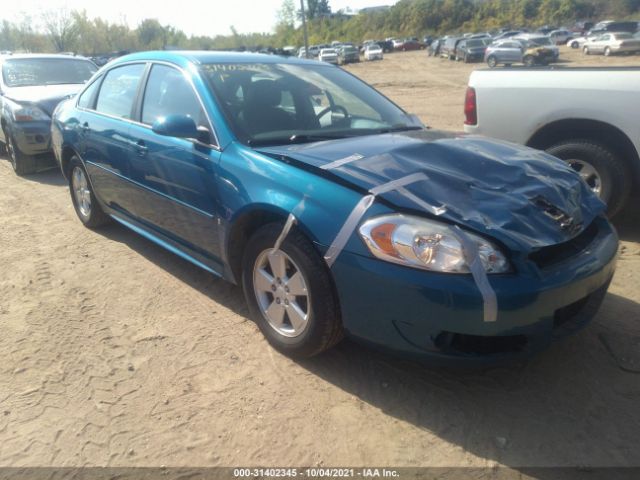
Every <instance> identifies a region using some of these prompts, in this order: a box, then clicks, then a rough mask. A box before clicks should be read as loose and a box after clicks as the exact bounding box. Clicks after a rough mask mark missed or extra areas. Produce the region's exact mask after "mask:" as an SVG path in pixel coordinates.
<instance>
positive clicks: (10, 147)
mask: <svg viewBox="0 0 640 480" xmlns="http://www.w3.org/2000/svg"><path fill="white" fill-rule="evenodd" d="M5 138H6V139H7V154H8V155H9V160H10V161H11V166H12V167H13V171H14V172H16V175H18V176H19V177H22V176H24V175H28V174H30V173H35V172H36V170H37V163H36V157H34V156H33V155H25V154H24V153H22V152H21V151H20V148H19V147H18V146H17V145H16V141H15V139H14V138H13V136H12V135H11V134H10V133H7V132H5Z"/></svg>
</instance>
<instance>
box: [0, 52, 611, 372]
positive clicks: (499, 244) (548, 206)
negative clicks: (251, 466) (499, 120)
mask: <svg viewBox="0 0 640 480" xmlns="http://www.w3.org/2000/svg"><path fill="white" fill-rule="evenodd" d="M329 48H330V47H327V48H323V49H321V51H322V50H328V49H329ZM34 60H36V59H35V58H33V59H32V60H31V61H32V62H33V61H34ZM47 60H50V61H53V60H54V59H47ZM65 60H73V61H77V60H74V59H68V58H67V59H65ZM55 61H57V62H62V59H61V58H56V59H55ZM7 63H8V64H9V65H7ZM59 66H63V65H62V63H60V65H56V66H55V67H53V66H52V65H49V66H48V68H47V69H46V70H47V71H48V70H52V71H58V67H59ZM22 67H24V68H22ZM64 67H66V69H68V70H72V71H73V72H75V75H76V76H73V77H71V78H69V77H66V76H63V77H60V76H59V75H60V74H58V76H53V77H51V76H50V75H49V74H48V73H46V72H45V73H42V74H41V76H36V75H34V73H33V71H34V70H38V69H35V68H33V65H29V64H28V62H26V59H25V62H24V63H22V64H18V62H13V61H11V60H10V61H4V60H3V78H8V79H9V80H8V83H10V84H11V85H12V86H10V87H8V88H9V89H14V90H9V93H10V95H9V96H10V99H8V102H9V103H8V105H9V107H8V108H9V110H10V111H11V115H12V116H13V120H14V121H16V122H22V121H24V122H27V123H29V122H33V121H36V120H37V121H42V122H46V124H48V125H49V126H50V130H48V131H50V132H51V143H50V145H51V146H52V148H53V152H54V154H55V158H56V160H57V163H58V165H59V167H60V170H61V172H62V174H63V175H64V178H65V179H66V180H67V182H68V186H69V192H70V197H71V198H70V202H71V204H72V205H73V208H74V210H75V212H76V214H77V217H78V220H79V222H81V223H82V224H83V225H84V226H86V227H88V228H92V229H98V228H100V227H101V226H103V225H105V224H107V223H109V222H111V221H116V222H118V223H120V224H121V225H123V226H124V227H127V228H129V229H131V230H132V231H133V232H135V233H136V234H140V235H142V236H144V237H145V238H147V239H148V240H150V241H152V242H155V243H157V244H158V245H159V246H161V247H162V248H165V249H167V250H169V251H171V252H173V253H175V254H177V255H179V256H180V257H182V258H183V259H185V260H187V261H190V262H192V263H194V264H195V265H197V266H198V267H200V268H202V269H204V270H206V271H208V272H210V273H212V274H214V275H217V276H220V277H222V278H224V279H226V280H228V281H230V282H233V283H236V284H238V285H240V286H242V289H243V291H244V294H245V299H246V302H247V304H248V307H249V314H250V316H251V318H253V320H254V321H255V322H256V324H257V325H258V327H259V328H260V330H261V331H262V333H263V334H264V336H265V338H266V339H267V340H268V341H269V342H270V343H271V344H272V345H273V346H274V347H275V348H276V349H278V350H279V351H281V352H283V353H285V354H287V355H291V356H294V357H308V356H312V355H316V354H318V353H320V352H322V351H324V350H326V349H328V348H330V347H331V346H333V345H335V344H336V343H337V342H339V341H340V339H341V338H342V337H343V336H349V337H352V338H354V339H358V340H361V341H363V342H366V343H368V344H371V345H376V346H379V347H383V348H387V349H390V350H391V351H393V352H396V353H399V354H403V355H408V356H411V357H413V358H420V359H429V360H436V361H447V362H449V361H452V360H453V361H456V362H470V361H471V362H474V363H477V362H478V361H491V362H495V361H501V360H505V359H513V358H514V357H526V356H529V355H531V354H532V353H534V352H537V351H539V350H541V349H543V348H545V347H546V346H547V345H549V344H550V343H551V342H552V341H555V340H557V339H558V338H561V337H562V336H564V335H566V334H568V333H571V332H574V331H577V330H578V329H579V328H581V327H582V326H584V325H586V324H587V323H588V321H589V320H590V319H591V318H592V317H593V316H594V315H595V313H596V311H597V309H598V307H599V306H600V304H601V303H602V301H603V298H604V295H605V293H606V290H607V287H608V285H609V282H610V280H611V278H612V275H613V273H614V270H615V263H616V260H615V259H616V253H617V250H618V241H617V236H616V233H615V231H614V230H613V228H612V227H611V225H610V224H609V222H608V221H607V219H606V217H605V216H604V209H605V206H604V204H603V203H602V202H601V201H600V200H598V199H597V197H596V196H595V195H594V194H593V192H592V191H591V190H590V189H589V187H588V186H587V184H586V183H585V182H583V181H582V180H581V179H580V176H579V175H578V174H577V173H576V172H575V171H573V170H572V169H571V168H570V167H568V166H567V165H566V164H565V163H564V162H562V161H560V160H558V159H556V158H554V157H552V156H550V155H548V154H545V153H543V152H539V151H536V150H533V149H529V148H526V147H521V146H517V145H514V144H507V143H504V142H501V141H497V140H491V139H488V138H481V137H464V136H460V135H459V134H450V133H447V132H438V131H435V130H432V129H427V128H425V127H424V126H423V125H422V124H421V123H420V122H419V121H418V120H417V118H416V117H415V116H413V115H410V114H409V113H407V112H405V111H404V110H402V109H401V108H400V107H398V106H397V105H395V104H394V103H393V102H391V101H390V100H388V99H387V98H386V97H384V96H383V95H381V94H380V93H378V92H377V91H376V90H375V89H373V88H372V87H370V86H369V85H367V84H365V83H364V82H362V81H360V80H359V79H357V78H355V77H354V76H352V75H350V74H348V73H347V72H345V71H344V70H342V69H340V68H336V67H335V66H332V65H327V64H323V63H321V62H313V61H307V60H301V59H297V58H290V57H289V58H285V57H279V56H273V55H260V54H244V53H243V54H238V53H223V52H142V53H138V54H133V55H128V56H125V57H121V58H118V59H116V60H113V61H112V62H110V63H108V64H107V65H106V66H104V67H103V68H102V69H101V70H99V71H98V72H97V73H93V72H95V67H93V68H92V67H90V66H89V65H69V64H64ZM5 68H6V69H7V73H6V72H5ZM86 69H89V70H91V72H90V73H92V74H93V75H92V76H91V78H90V79H89V80H88V81H87V78H86V76H84V75H80V73H83V74H84V73H86V72H85V70H86ZM49 78H54V80H55V82H53V83H58V82H62V81H64V82H67V83H70V84H71V85H72V86H73V91H74V92H75V91H77V90H78V89H81V90H80V91H79V92H78V93H77V94H76V95H73V96H72V97H71V98H67V99H65V100H63V101H62V102H60V103H59V104H58V105H57V106H55V104H56V103H57V101H58V100H59V98H57V99H55V100H53V99H51V100H50V101H48V102H47V101H43V102H41V103H39V104H37V105H38V107H37V108H36V107H35V106H34V104H33V102H32V101H31V97H29V98H30V100H28V101H26V102H25V103H24V104H20V103H19V102H20V98H22V96H21V95H22V93H21V92H27V93H24V97H25V98H26V97H28V92H29V91H30V90H29V89H30V88H32V86H31V83H33V81H34V79H42V80H41V82H42V83H44V84H45V85H46V84H47V83H50V80H49ZM84 82H86V84H84V86H82V84H83V83H84ZM4 87H5V85H4V84H3V96H5V92H6V91H7V90H5V89H4ZM20 89H24V90H20ZM14 104H15V105H14ZM45 110H46V111H45ZM47 112H48V113H47ZM43 114H46V116H44V115H43ZM43 125H44V123H43ZM26 135H29V133H27V134H26ZM27 143H28V142H27ZM354 152H358V154H354ZM18 173H20V172H18ZM36 188H37V187H36ZM505 192H508V195H505ZM516 211H517V215H515V214H514V213H513V212H516ZM114 261H118V259H114ZM398 319H401V321H398Z"/></svg>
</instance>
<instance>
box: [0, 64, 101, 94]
mask: <svg viewBox="0 0 640 480" xmlns="http://www.w3.org/2000/svg"><path fill="white" fill-rule="evenodd" d="M96 70H98V67H96V66H95V65H94V64H93V63H91V62H89V61H88V60H80V59H77V58H69V59H67V58H15V59H11V60H6V61H5V62H4V64H3V65H2V79H3V81H4V84H5V85H6V86H7V87H27V86H33V85H61V84H72V83H85V82H86V81H87V80H89V79H90V78H91V77H92V76H93V74H94V73H95V72H96Z"/></svg>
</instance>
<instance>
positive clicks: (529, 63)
mask: <svg viewBox="0 0 640 480" xmlns="http://www.w3.org/2000/svg"><path fill="white" fill-rule="evenodd" d="M522 63H524V66H525V67H528V68H531V67H533V66H534V65H535V64H536V59H535V58H534V56H533V55H525V57H524V58H523V59H522Z"/></svg>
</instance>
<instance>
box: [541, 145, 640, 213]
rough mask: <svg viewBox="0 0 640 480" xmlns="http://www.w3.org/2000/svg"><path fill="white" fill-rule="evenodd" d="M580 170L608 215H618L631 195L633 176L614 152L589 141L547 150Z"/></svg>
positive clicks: (554, 146) (556, 146)
mask: <svg viewBox="0 0 640 480" xmlns="http://www.w3.org/2000/svg"><path fill="white" fill-rule="evenodd" d="M547 152H548V153H550V154H551V155H554V156H556V157H558V158H560V159H562V160H564V161H565V162H567V163H568V164H569V165H571V166H572V167H573V168H574V170H576V171H577V172H578V173H579V174H580V176H581V177H582V179H583V180H584V181H585V182H586V183H587V185H588V186H589V188H590V189H591V191H592V192H593V193H595V194H596V195H598V196H599V197H600V199H601V200H602V201H603V202H605V203H606V204H607V213H608V215H609V216H610V217H613V216H614V215H615V214H616V213H618V212H619V211H620V210H621V209H622V207H623V206H624V204H625V202H626V201H627V199H628V197H629V194H630V192H631V178H632V176H631V172H630V171H629V168H628V166H627V165H626V164H625V163H624V161H623V160H621V159H620V157H619V156H618V155H617V154H616V153H615V152H613V151H612V150H611V149H610V148H608V147H607V146H605V145H602V144H600V143H596V142H593V141H591V140H586V139H573V140H567V141H565V142H561V143H558V144H556V145H553V146H552V147H550V148H548V149H547Z"/></svg>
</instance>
